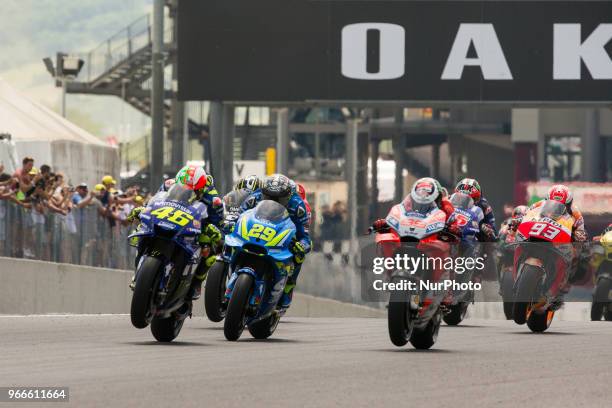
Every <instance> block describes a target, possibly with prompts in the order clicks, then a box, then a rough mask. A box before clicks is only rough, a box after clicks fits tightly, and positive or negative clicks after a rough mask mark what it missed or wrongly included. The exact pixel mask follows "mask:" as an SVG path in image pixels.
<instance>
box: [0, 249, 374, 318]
mask: <svg viewBox="0 0 612 408" xmlns="http://www.w3.org/2000/svg"><path fill="white" fill-rule="evenodd" d="M131 277H132V272H131V271H124V270H117V269H105V268H94V267H89V266H81V265H70V264H59V263H53V262H43V261H34V260H25V259H15V258H2V257H0V314H14V315H29V314H55V313H73V314H101V313H110V314H113V313H129V310H130V301H131V299H132V292H131V291H130V289H129V287H128V285H129V282H130V280H131ZM203 313H204V306H203V303H202V300H199V301H198V302H197V304H196V306H195V307H194V314H196V315H202V314H203ZM289 315H290V316H300V317H380V316H383V315H384V312H383V311H382V310H377V309H374V308H369V307H366V306H361V305H355V304H350V303H344V302H339V301H337V300H331V299H323V298H320V297H316V296H312V295H306V294H296V296H295V298H294V302H293V305H292V306H291V309H290V311H289Z"/></svg>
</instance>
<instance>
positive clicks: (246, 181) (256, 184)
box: [234, 174, 261, 192]
mask: <svg viewBox="0 0 612 408" xmlns="http://www.w3.org/2000/svg"><path fill="white" fill-rule="evenodd" d="M260 187H261V181H260V180H259V177H257V176H255V175H253V174H252V175H250V176H246V177H243V178H241V179H240V180H238V182H237V183H236V185H235V186H234V190H242V189H246V190H249V191H251V192H253V191H255V190H257V189H258V188H260Z"/></svg>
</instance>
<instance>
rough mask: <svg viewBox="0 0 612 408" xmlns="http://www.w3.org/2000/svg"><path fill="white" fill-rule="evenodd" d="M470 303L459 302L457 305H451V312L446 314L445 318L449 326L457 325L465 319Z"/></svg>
mask: <svg viewBox="0 0 612 408" xmlns="http://www.w3.org/2000/svg"><path fill="white" fill-rule="evenodd" d="M468 306H469V303H468V302H459V303H457V304H456V305H452V306H451V307H450V312H449V313H447V314H445V315H444V317H443V319H444V322H445V323H446V324H448V325H449V326H457V325H458V324H459V323H461V322H462V321H463V319H465V315H466V313H467V309H468Z"/></svg>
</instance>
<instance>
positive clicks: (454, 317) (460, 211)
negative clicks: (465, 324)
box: [442, 193, 484, 326]
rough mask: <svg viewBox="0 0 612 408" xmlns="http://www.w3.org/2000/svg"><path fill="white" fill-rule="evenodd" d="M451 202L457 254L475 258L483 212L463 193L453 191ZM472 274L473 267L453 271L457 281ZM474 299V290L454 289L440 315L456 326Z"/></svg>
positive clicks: (460, 281) (464, 280)
mask: <svg viewBox="0 0 612 408" xmlns="http://www.w3.org/2000/svg"><path fill="white" fill-rule="evenodd" d="M450 201H451V204H453V206H454V207H455V212H454V213H453V215H452V217H453V218H454V221H455V223H456V224H457V226H458V227H459V230H460V231H461V234H460V237H461V240H460V241H459V243H458V244H457V245H458V246H457V249H458V251H457V256H459V257H462V258H464V259H466V258H475V257H476V256H478V253H479V246H478V234H479V233H480V227H479V225H480V221H482V220H483V218H484V214H483V212H482V209H481V208H480V207H478V206H476V205H474V200H472V198H471V197H470V196H469V195H467V194H463V193H454V194H453V195H452V196H451V198H450ZM473 276H474V270H473V269H466V270H464V271H462V273H458V272H457V271H455V277H454V278H455V281H456V282H458V283H468V282H470V281H471V280H472V278H473ZM473 301H474V291H473V290H470V289H466V290H454V291H453V293H452V302H451V303H450V305H449V306H447V307H446V308H447V310H446V312H445V314H444V316H443V317H442V319H443V320H444V322H445V323H446V324H448V325H449V326H456V325H458V324H459V323H461V322H462V321H463V319H464V318H465V315H466V313H467V309H468V306H469V304H470V303H471V302H473Z"/></svg>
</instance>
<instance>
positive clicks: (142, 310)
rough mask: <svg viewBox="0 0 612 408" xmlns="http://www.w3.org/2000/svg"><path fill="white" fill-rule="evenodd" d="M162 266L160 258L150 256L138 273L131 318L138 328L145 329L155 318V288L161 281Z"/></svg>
mask: <svg viewBox="0 0 612 408" xmlns="http://www.w3.org/2000/svg"><path fill="white" fill-rule="evenodd" d="M161 266H162V263H161V261H160V260H159V259H157V258H153V257H149V256H148V257H146V258H145V260H144V261H143V262H142V264H141V265H140V269H138V271H137V273H136V283H135V285H134V294H133V296H132V304H131V306H130V318H131V320H132V325H134V327H136V328H137V329H144V328H145V327H147V326H148V325H149V323H151V319H153V312H154V310H153V309H154V304H153V303H154V300H155V296H154V295H155V288H157V283H158V282H159V278H160V274H159V271H160V269H161Z"/></svg>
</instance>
